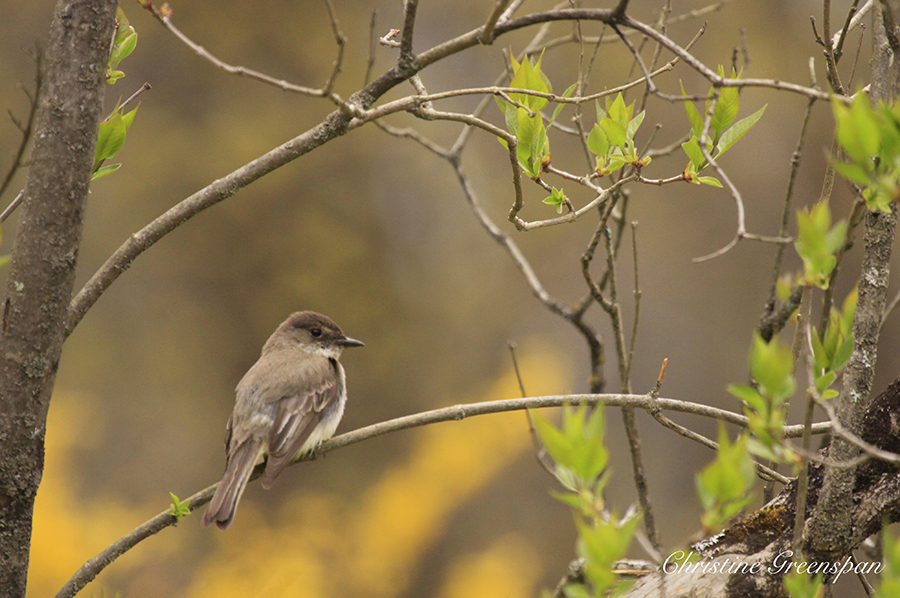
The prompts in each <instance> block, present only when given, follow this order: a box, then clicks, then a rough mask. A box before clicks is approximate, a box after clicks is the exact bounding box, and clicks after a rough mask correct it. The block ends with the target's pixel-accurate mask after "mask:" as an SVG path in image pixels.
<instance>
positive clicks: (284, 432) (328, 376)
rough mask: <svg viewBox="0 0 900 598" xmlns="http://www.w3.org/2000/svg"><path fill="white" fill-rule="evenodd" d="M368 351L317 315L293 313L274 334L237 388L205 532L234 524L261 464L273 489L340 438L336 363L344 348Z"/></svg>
mask: <svg viewBox="0 0 900 598" xmlns="http://www.w3.org/2000/svg"><path fill="white" fill-rule="evenodd" d="M362 346H364V344H363V343H362V342H361V341H358V340H356V339H353V338H350V337H348V336H346V335H345V334H344V332H343V331H342V330H341V328H340V326H338V325H337V324H335V323H334V321H333V320H332V319H331V318H329V317H328V316H325V315H322V314H320V313H316V312H314V311H300V312H295V313H293V314H291V315H290V316H289V317H288V318H287V319H286V320H285V321H284V322H282V323H281V324H280V325H279V326H278V328H276V329H275V332H273V333H272V336H270V337H269V340H267V341H266V343H265V345H263V348H262V353H261V355H260V357H259V359H258V360H257V361H256V363H254V364H253V366H251V367H250V369H249V370H248V371H247V373H246V374H245V375H244V377H243V378H241V381H240V382H238V385H237V388H236V389H235V395H236V398H235V405H234V410H233V412H232V414H231V417H230V418H229V419H228V423H227V424H226V426H225V473H224V474H223V475H222V480H221V481H220V482H219V485H218V487H217V488H216V491H215V493H214V494H213V497H212V499H211V500H210V502H209V506H208V507H207V509H206V512H205V513H204V514H203V524H204V525H205V526H208V525H209V524H210V523H213V522H215V524H216V526H217V527H218V528H219V529H221V530H226V529H228V528H229V527H230V526H231V524H232V522H233V521H234V515H235V512H236V511H237V507H238V503H239V502H240V500H241V495H242V494H243V493H244V489H245V488H246V487H247V482H248V481H249V480H250V475H251V474H252V473H253V470H254V468H255V467H256V466H257V465H258V464H260V463H263V462H265V471H264V472H263V474H262V480H261V484H262V486H263V488H265V489H267V490H268V489H269V488H271V486H272V483H273V482H274V481H275V478H277V477H278V474H280V473H281V471H282V470H283V469H284V468H285V467H286V466H287V465H289V464H290V463H291V462H293V461H295V460H296V459H297V458H299V457H300V456H302V455H304V454H308V453H312V452H314V451H315V450H316V449H317V448H318V446H319V445H320V444H321V443H322V442H324V441H325V440H328V439H329V438H331V437H332V436H333V435H334V432H335V430H336V429H337V427H338V424H339V423H340V421H341V417H342V416H343V414H344V406H345V404H346V402H347V385H346V375H345V373H344V368H343V366H341V364H340V362H339V361H338V359H339V358H340V356H341V353H342V352H343V350H344V349H346V348H349V347H362Z"/></svg>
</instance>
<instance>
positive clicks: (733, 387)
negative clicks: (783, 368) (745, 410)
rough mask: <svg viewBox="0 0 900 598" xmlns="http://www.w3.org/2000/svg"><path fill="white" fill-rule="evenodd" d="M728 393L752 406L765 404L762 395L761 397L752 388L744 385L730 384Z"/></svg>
mask: <svg viewBox="0 0 900 598" xmlns="http://www.w3.org/2000/svg"><path fill="white" fill-rule="evenodd" d="M728 392H730V393H731V394H733V395H734V396H736V397H737V398H738V399H740V400H741V401H744V402H745V403H747V404H748V405H750V406H757V405H761V404H762V403H763V402H764V399H763V398H762V395H760V394H759V391H758V390H756V389H755V388H753V387H752V386H745V385H742V384H729V385H728Z"/></svg>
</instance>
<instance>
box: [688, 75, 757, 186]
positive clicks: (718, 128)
mask: <svg viewBox="0 0 900 598" xmlns="http://www.w3.org/2000/svg"><path fill="white" fill-rule="evenodd" d="M719 76H720V77H724V76H725V69H724V67H722V66H721V65H719ZM731 77H732V78H733V79H740V77H741V73H740V71H737V72H735V71H734V70H733V69H732V73H731ZM681 93H682V95H687V94H686V93H685V91H684V85H683V84H682V86H681ZM714 97H716V89H715V87H710V88H709V99H707V100H706V106H705V108H704V111H703V114H702V115H701V114H700V111H699V110H697V107H696V106H694V104H693V103H691V102H685V103H684V109H685V111H686V112H687V117H688V120H689V121H690V123H691V138H690V139H688V140H687V141H685V142H684V143H682V144H681V147H682V149H684V153H685V154H687V157H688V160H690V162H688V165H687V166H686V167H685V169H684V180H686V181H688V182H690V183H695V184H697V185H700V184H704V185H711V186H713V187H721V186H722V183H720V182H719V180H718V179H717V178H716V177H712V176H700V173H701V172H703V170H704V169H706V168H707V167H708V166H709V162H708V161H707V160H706V157H705V156H704V155H703V150H702V149H701V148H700V139H701V137H702V136H703V130H704V128H705V126H706V119H707V118H708V119H709V131H708V135H707V143H706V151H707V153H708V154H709V155H710V156H712V158H713V159H714V160H718V158H719V156H721V155H722V154H724V153H725V152H727V151H728V150H729V149H731V147H733V146H734V144H735V143H737V142H738V141H740V139H741V137H743V136H744V135H746V134H747V132H748V131H749V130H750V129H752V128H753V125H755V124H756V123H757V121H759V119H760V118H762V115H763V113H764V112H765V111H766V106H763V107H762V108H760V109H759V110H757V111H756V112H754V113H753V114H751V115H750V116H748V117H746V118H743V119H741V120H739V121H738V122H736V123H735V122H734V121H735V119H736V118H737V114H738V109H739V108H740V105H741V98H740V93H739V91H738V88H737V87H722V88H720V89H719V91H718V99H717V100H716V101H715V105H713V98H714ZM767 105H768V104H767Z"/></svg>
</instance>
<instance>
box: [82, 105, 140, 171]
mask: <svg viewBox="0 0 900 598" xmlns="http://www.w3.org/2000/svg"><path fill="white" fill-rule="evenodd" d="M137 110H138V109H137V108H135V109H134V110H132V111H131V112H126V113H124V114H123V113H122V111H121V109H120V108H119V107H118V106H116V107H115V108H114V109H113V111H112V113H111V114H110V115H109V116H108V117H107V118H106V120H104V121H103V122H102V123H100V129H99V131H98V133H97V147H96V148H95V149H94V169H93V171H92V172H93V174H92V175H91V181H95V180H97V179H99V178H100V177H104V176H106V175H108V174H112V173H114V172H115V171H117V170H118V169H119V168H120V167H121V166H122V165H121V164H110V165H108V166H104V165H103V163H104V162H106V160H108V159H109V158H112V157H113V156H115V155H116V154H118V153H119V150H120V149H122V146H123V145H125V135H126V134H127V133H128V129H129V128H130V127H131V123H132V121H134V117H135V115H136V114H137Z"/></svg>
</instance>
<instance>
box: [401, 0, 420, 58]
mask: <svg viewBox="0 0 900 598" xmlns="http://www.w3.org/2000/svg"><path fill="white" fill-rule="evenodd" d="M418 8H419V0H404V5H403V30H402V31H401V34H400V57H399V58H398V59H397V63H398V65H399V66H400V68H409V66H410V65H412V63H413V60H414V59H415V57H414V56H413V49H412V45H413V30H414V29H415V26H416V10H417V9H418Z"/></svg>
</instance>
